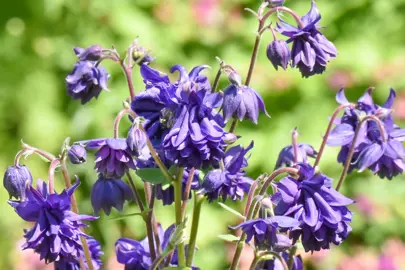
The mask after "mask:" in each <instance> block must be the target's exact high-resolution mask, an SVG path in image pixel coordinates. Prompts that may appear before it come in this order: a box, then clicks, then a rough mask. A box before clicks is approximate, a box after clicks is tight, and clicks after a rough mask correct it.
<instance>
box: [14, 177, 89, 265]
mask: <svg viewBox="0 0 405 270" xmlns="http://www.w3.org/2000/svg"><path fill="white" fill-rule="evenodd" d="M79 184H80V182H79V181H77V182H76V184H75V185H73V186H72V187H71V188H69V189H67V190H64V191H63V192H62V193H60V194H57V193H53V194H50V193H49V192H48V190H49V187H48V185H47V184H45V183H44V182H43V181H42V180H38V181H37V189H34V188H33V187H30V188H29V189H28V190H27V200H25V201H22V202H19V201H9V204H10V205H11V206H12V207H14V209H15V211H16V212H17V214H18V215H19V216H20V217H21V218H22V219H24V220H25V221H28V222H34V226H33V227H32V229H30V230H27V231H26V233H25V235H24V237H25V238H26V239H27V242H26V243H25V244H24V245H23V249H34V250H35V252H37V253H39V254H40V255H41V259H45V262H46V263H50V262H54V261H60V260H64V261H73V262H77V261H79V258H80V257H81V256H82V254H83V246H82V243H81V241H80V236H84V237H89V236H87V235H86V234H84V233H83V232H82V231H81V230H80V228H81V227H84V226H86V225H85V224H84V223H83V222H82V221H84V220H95V219H96V218H95V217H91V216H86V215H77V214H75V213H73V212H71V211H70V209H71V203H70V196H71V195H72V194H73V192H74V190H75V189H76V188H77V187H78V186H79Z"/></svg>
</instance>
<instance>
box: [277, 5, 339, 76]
mask: <svg viewBox="0 0 405 270" xmlns="http://www.w3.org/2000/svg"><path fill="white" fill-rule="evenodd" d="M320 20H321V14H320V13H319V10H318V7H317V6H316V4H315V1H312V6H311V9H310V10H309V12H308V13H307V14H305V15H304V16H303V17H302V18H301V21H302V23H303V25H302V26H300V27H298V28H297V27H295V26H292V25H290V24H288V23H286V22H284V21H282V20H281V22H280V23H278V24H277V26H278V27H277V31H279V32H280V33H281V34H283V35H285V36H287V37H289V39H288V40H287V43H290V42H292V43H293V45H292V51H291V58H292V66H294V67H295V66H296V67H298V69H299V70H300V72H301V74H302V76H303V77H310V76H312V75H315V74H321V73H323V72H324V71H325V69H326V65H327V63H328V62H329V61H330V60H331V59H332V58H335V57H336V55H337V50H336V47H335V45H333V43H332V42H330V41H329V40H328V39H327V38H326V37H325V36H324V35H322V34H321V32H319V31H318V29H319V28H320V27H319V26H318V22H319V21H320Z"/></svg>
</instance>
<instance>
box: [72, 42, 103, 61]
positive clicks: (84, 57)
mask: <svg viewBox="0 0 405 270" xmlns="http://www.w3.org/2000/svg"><path fill="white" fill-rule="evenodd" d="M73 51H74V52H75V54H76V55H77V57H79V60H80V61H98V60H100V59H101V56H102V54H103V48H102V47H101V46H100V45H92V46H90V47H88V48H87V49H83V48H79V47H74V48H73Z"/></svg>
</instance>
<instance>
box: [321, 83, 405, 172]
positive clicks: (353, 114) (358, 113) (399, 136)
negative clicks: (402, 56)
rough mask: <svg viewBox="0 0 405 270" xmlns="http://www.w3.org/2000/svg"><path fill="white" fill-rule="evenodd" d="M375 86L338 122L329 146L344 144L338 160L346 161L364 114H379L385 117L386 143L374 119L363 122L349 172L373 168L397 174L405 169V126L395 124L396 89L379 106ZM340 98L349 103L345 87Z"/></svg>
mask: <svg viewBox="0 0 405 270" xmlns="http://www.w3.org/2000/svg"><path fill="white" fill-rule="evenodd" d="M371 90H372V88H370V89H368V90H367V91H366V93H365V94H364V95H363V96H362V97H361V98H360V99H359V100H358V101H357V104H356V108H347V109H346V111H345V113H344V114H343V117H342V118H341V119H338V120H336V121H335V124H336V127H335V128H334V129H333V130H332V132H331V133H330V135H329V137H328V141H327V143H328V145H330V146H342V148H341V150H340V152H339V156H338V162H340V163H342V164H344V162H345V161H346V158H347V156H348V153H349V149H350V147H351V145H352V143H353V139H354V135H355V130H356V129H357V127H358V125H359V123H360V121H361V117H364V116H366V115H375V116H376V117H379V118H380V119H381V122H382V124H383V129H384V136H385V138H386V142H385V143H384V142H383V139H382V136H381V134H380V131H379V128H378V125H377V123H376V122H374V121H367V123H365V124H363V125H362V127H361V129H360V131H359V136H358V138H357V140H356V142H355V145H354V154H353V158H352V160H351V162H350V167H349V172H351V171H353V169H355V168H356V169H358V170H359V171H360V172H362V171H364V170H366V169H367V168H368V169H370V170H371V171H372V172H373V173H374V174H378V175H379V176H380V177H381V178H384V177H387V178H388V179H392V178H393V177H395V176H397V175H399V174H402V173H403V171H404V170H405V149H404V146H403V145H402V142H403V141H405V129H401V128H400V127H398V126H397V125H395V124H394V122H393V119H392V116H391V113H390V112H391V109H392V105H393V103H394V100H395V91H394V90H393V89H391V91H390V95H389V96H388V98H387V100H386V102H385V103H384V105H382V106H378V105H375V104H374V102H373V99H372V96H371ZM336 100H337V101H338V102H339V103H340V104H348V103H349V102H348V100H347V99H346V97H345V95H344V91H343V89H341V90H340V91H339V92H338V94H337V96H336Z"/></svg>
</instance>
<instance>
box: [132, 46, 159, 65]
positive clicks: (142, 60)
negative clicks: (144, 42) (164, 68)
mask: <svg viewBox="0 0 405 270" xmlns="http://www.w3.org/2000/svg"><path fill="white" fill-rule="evenodd" d="M132 59H134V61H135V62H136V63H137V64H138V65H139V66H141V65H142V64H149V63H150V62H153V61H155V59H156V58H155V57H152V56H151V55H150V54H149V53H148V51H147V50H146V49H145V48H144V47H142V46H135V47H134V51H133V53H132Z"/></svg>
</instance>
